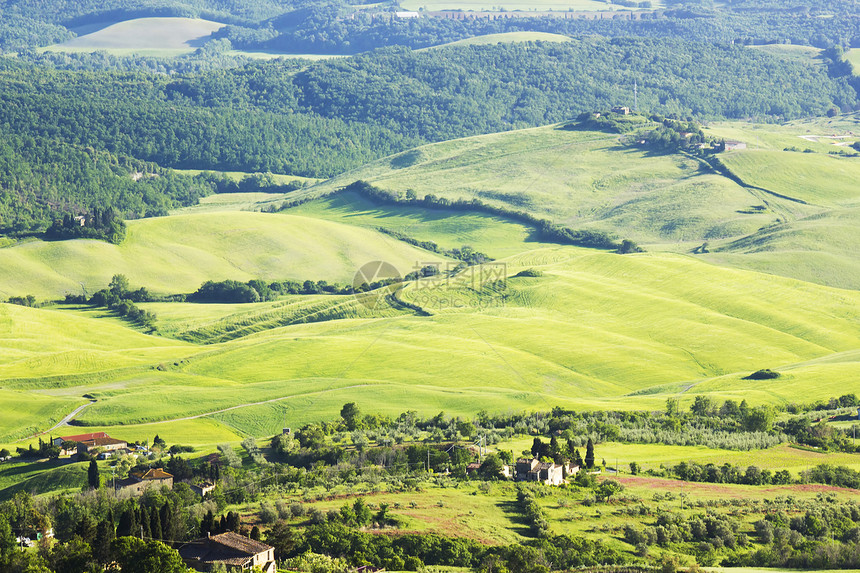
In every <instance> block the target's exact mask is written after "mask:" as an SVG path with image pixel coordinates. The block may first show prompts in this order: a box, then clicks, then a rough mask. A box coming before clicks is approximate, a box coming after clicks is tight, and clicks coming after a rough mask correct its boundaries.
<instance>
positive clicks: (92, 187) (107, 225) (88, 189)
mask: <svg viewBox="0 0 860 573" xmlns="http://www.w3.org/2000/svg"><path fill="white" fill-rule="evenodd" d="M0 67H2V64H0ZM4 83H5V82H4V81H3V80H0V85H2V84H4ZM5 96H6V93H5V88H4V89H2V90H0V100H2V99H4V98H5ZM80 97H85V96H83V95H81V96H80ZM7 106H12V108H11V109H14V108H15V104H14V103H10V102H5V101H4V103H3V105H2V107H3V109H4V110H5V111H6V114H7V115H8V113H15V112H13V111H11V109H10V108H9V107H7ZM18 111H20V110H18ZM0 115H4V114H3V113H2V112H0ZM49 117H50V115H49ZM26 121H27V122H30V123H29V124H28V126H27V127H25V128H23V130H22V131H19V129H18V128H16V127H12V126H11V125H8V124H5V122H4V121H3V120H2V119H0V126H2V129H0V233H2V234H28V233H36V234H37V233H40V232H42V231H45V230H46V229H47V233H46V236H47V237H48V238H50V239H66V238H78V237H87V238H101V239H108V240H111V241H113V242H118V241H119V240H121V239H122V237H123V236H124V224H123V223H122V220H121V219H122V218H130V219H134V218H140V217H149V216H157V215H166V214H167V213H168V210H169V209H173V208H176V207H180V206H186V205H192V204H195V203H196V202H197V201H198V200H199V198H200V197H202V196H205V195H209V194H211V193H212V192H213V191H214V186H213V185H212V184H210V183H208V182H207V181H205V180H203V179H201V178H194V177H189V176H186V175H181V174H178V173H176V172H173V171H169V170H164V169H160V168H158V167H157V166H155V165H153V164H151V163H145V162H143V161H138V160H136V159H132V158H130V157H128V156H126V155H115V154H112V153H109V152H105V151H97V150H95V149H94V148H92V147H86V146H85V145H86V144H69V143H65V142H63V141H61V140H59V139H58V138H55V137H48V136H45V135H44V132H42V128H41V127H40V126H38V125H36V124H34V123H32V117H31V118H29V119H27V120H26ZM48 131H50V130H48ZM27 132H29V134H28V135H24V134H25V133H27ZM81 213H84V214H85V218H86V221H85V225H84V226H81V225H80V222H79V221H75V220H74V216H75V215H78V214H81ZM49 227H50V228H49Z"/></svg>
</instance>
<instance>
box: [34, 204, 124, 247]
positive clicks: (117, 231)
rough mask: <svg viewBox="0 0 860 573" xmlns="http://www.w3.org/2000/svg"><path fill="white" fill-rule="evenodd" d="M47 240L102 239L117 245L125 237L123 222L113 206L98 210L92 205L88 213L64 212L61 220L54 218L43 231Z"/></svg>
mask: <svg viewBox="0 0 860 573" xmlns="http://www.w3.org/2000/svg"><path fill="white" fill-rule="evenodd" d="M45 238H46V239H49V240H64V239H102V240H104V241H107V242H109V243H113V244H115V245H118V244H119V243H121V242H122V240H123V239H124V238H125V222H124V221H123V220H122V219H120V218H119V217H117V216H116V213H115V212H114V210H113V208H111V207H108V208H107V209H105V210H103V211H102V210H100V209H99V208H98V207H93V208H92V209H91V210H90V213H89V215H78V216H75V215H71V214H68V213H67V214H65V215H64V216H63V220H62V221H60V220H59V219H55V220H54V222H53V224H51V226H50V227H48V229H47V230H46V231H45Z"/></svg>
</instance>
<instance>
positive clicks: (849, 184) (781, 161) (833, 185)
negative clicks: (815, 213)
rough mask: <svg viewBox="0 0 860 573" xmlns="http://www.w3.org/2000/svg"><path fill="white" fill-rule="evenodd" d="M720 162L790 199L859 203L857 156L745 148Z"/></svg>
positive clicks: (822, 203)
mask: <svg viewBox="0 0 860 573" xmlns="http://www.w3.org/2000/svg"><path fill="white" fill-rule="evenodd" d="M852 140H853V138H851V139H847V141H852ZM720 161H721V162H722V163H723V164H724V165H726V166H727V167H728V168H729V169H730V170H731V171H732V173H734V174H736V175H737V176H738V177H740V178H741V179H742V180H743V181H744V182H745V183H747V184H749V185H755V186H756V187H762V188H764V189H767V190H768V191H773V192H775V193H779V194H781V195H787V196H788V197H791V198H792V199H796V200H799V201H804V202H806V203H811V204H813V205H820V206H824V207H832V206H838V205H858V204H860V185H857V181H860V157H840V156H835V155H824V154H821V153H797V152H792V151H764V150H745V151H737V152H730V153H725V154H722V155H721V156H720ZM825 174H826V175H825Z"/></svg>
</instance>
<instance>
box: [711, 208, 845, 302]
mask: <svg viewBox="0 0 860 573" xmlns="http://www.w3.org/2000/svg"><path fill="white" fill-rule="evenodd" d="M858 225H860V209H858V208H850V209H839V210H834V211H828V212H825V213H822V214H820V215H812V216H809V217H805V218H802V219H798V220H796V221H791V222H789V223H786V224H783V225H775V226H771V227H765V228H763V229H761V230H760V231H758V232H756V233H753V234H752V235H750V236H748V237H744V238H742V239H739V240H737V241H733V242H731V243H728V244H726V245H724V246H723V247H719V248H717V249H714V250H713V251H712V252H711V253H708V254H705V255H700V256H701V257H702V258H703V259H704V260H707V261H711V262H715V263H718V264H724V265H729V266H734V267H740V268H746V269H750V270H757V271H761V272H768V273H774V274H778V275H782V276H788V277H794V278H797V279H801V280H806V281H811V282H819V283H821V284H828V285H830V286H835V287H840V288H849V289H855V290H856V289H860V259H858V257H857V253H858V252H860V234H858V233H857V228H858Z"/></svg>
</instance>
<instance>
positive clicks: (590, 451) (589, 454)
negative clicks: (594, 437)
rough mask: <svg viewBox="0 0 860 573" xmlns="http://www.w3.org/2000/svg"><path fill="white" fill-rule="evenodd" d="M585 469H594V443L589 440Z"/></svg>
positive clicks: (586, 449) (586, 448) (586, 447)
mask: <svg viewBox="0 0 860 573" xmlns="http://www.w3.org/2000/svg"><path fill="white" fill-rule="evenodd" d="M585 467H587V468H588V469H591V468H593V467H594V442H592V441H591V438H588V443H587V444H585Z"/></svg>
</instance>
